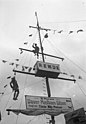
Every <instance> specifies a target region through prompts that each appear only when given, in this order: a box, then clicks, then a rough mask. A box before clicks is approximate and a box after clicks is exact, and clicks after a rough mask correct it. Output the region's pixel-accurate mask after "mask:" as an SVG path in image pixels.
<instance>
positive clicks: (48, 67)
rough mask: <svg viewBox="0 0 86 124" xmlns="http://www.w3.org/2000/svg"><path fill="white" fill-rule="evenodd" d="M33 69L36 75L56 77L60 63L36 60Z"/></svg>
mask: <svg viewBox="0 0 86 124" xmlns="http://www.w3.org/2000/svg"><path fill="white" fill-rule="evenodd" d="M34 70H35V74H36V76H42V77H45V76H48V77H52V78H57V77H58V75H59V74H60V65H59V64H53V63H48V62H41V61H37V62H36V64H35V65H34Z"/></svg>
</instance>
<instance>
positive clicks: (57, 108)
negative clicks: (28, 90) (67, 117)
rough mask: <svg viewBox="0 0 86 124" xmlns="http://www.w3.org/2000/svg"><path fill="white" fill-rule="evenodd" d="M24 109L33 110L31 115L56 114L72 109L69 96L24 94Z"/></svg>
mask: <svg viewBox="0 0 86 124" xmlns="http://www.w3.org/2000/svg"><path fill="white" fill-rule="evenodd" d="M25 102H26V110H31V111H33V115H36V113H37V115H38V114H39V115H40V114H48V115H53V116H57V115H59V114H61V113H67V112H71V111H73V105H72V101H71V98H64V97H42V96H29V95H26V96H25Z"/></svg>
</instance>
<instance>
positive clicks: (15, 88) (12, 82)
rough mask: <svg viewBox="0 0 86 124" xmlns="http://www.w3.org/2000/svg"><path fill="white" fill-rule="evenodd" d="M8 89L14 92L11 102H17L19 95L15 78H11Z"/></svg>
mask: <svg viewBox="0 0 86 124" xmlns="http://www.w3.org/2000/svg"><path fill="white" fill-rule="evenodd" d="M10 87H11V88H12V90H13V91H14V97H13V100H17V97H18V95H19V86H18V84H17V81H16V79H15V77H13V78H11V82H10Z"/></svg>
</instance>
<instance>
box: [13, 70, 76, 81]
mask: <svg viewBox="0 0 86 124" xmlns="http://www.w3.org/2000/svg"><path fill="white" fill-rule="evenodd" d="M13 72H17V73H22V74H29V75H34V76H36V74H35V73H30V72H24V71H19V70H13ZM37 77H38V76H37ZM49 78H51V77H49ZM56 79H60V80H67V81H74V82H75V81H76V80H75V79H70V78H63V77H57V78H56Z"/></svg>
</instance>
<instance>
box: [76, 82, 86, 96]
mask: <svg viewBox="0 0 86 124" xmlns="http://www.w3.org/2000/svg"><path fill="white" fill-rule="evenodd" d="M76 84H77V85H78V87H79V89H80V90H81V92H82V93H83V95H84V96H85V97H86V94H85V92H84V91H83V89H82V88H81V87H80V85H79V83H76Z"/></svg>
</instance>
